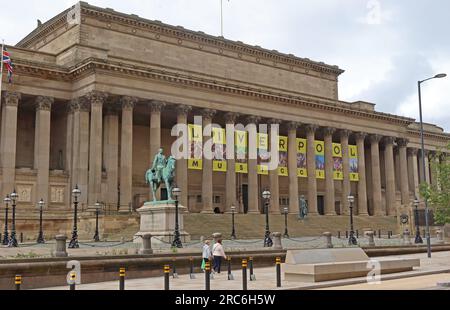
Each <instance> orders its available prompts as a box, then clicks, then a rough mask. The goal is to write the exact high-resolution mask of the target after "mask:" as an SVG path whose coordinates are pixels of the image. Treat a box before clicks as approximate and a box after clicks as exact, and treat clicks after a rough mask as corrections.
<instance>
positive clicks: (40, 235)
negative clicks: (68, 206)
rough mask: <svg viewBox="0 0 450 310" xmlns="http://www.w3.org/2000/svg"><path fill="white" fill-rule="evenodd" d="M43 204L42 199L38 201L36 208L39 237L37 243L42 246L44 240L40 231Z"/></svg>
mask: <svg viewBox="0 0 450 310" xmlns="http://www.w3.org/2000/svg"><path fill="white" fill-rule="evenodd" d="M44 205H45V202H44V199H41V200H39V202H38V207H39V235H38V238H37V241H36V242H37V243H39V244H44V243H45V239H44V232H43V230H42V208H43V207H44Z"/></svg>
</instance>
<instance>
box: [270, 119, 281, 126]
mask: <svg viewBox="0 0 450 310" xmlns="http://www.w3.org/2000/svg"><path fill="white" fill-rule="evenodd" d="M282 122H283V121H282V120H281V119H276V118H270V119H268V120H267V124H268V125H281V123H282Z"/></svg>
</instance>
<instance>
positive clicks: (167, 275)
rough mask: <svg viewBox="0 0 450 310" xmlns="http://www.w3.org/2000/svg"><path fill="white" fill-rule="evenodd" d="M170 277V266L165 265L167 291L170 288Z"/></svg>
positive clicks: (165, 286)
mask: <svg viewBox="0 0 450 310" xmlns="http://www.w3.org/2000/svg"><path fill="white" fill-rule="evenodd" d="M169 279H170V266H169V265H165V266H164V290H166V291H168V290H170V286H169Z"/></svg>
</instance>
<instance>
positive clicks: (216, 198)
mask: <svg viewBox="0 0 450 310" xmlns="http://www.w3.org/2000/svg"><path fill="white" fill-rule="evenodd" d="M220 200H221V199H220V196H214V203H216V204H219V203H220Z"/></svg>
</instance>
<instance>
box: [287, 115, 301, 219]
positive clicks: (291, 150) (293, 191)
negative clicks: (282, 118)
mask: <svg viewBox="0 0 450 310" xmlns="http://www.w3.org/2000/svg"><path fill="white" fill-rule="evenodd" d="M299 126H300V124H299V123H297V122H290V123H289V124H288V130H289V131H288V170H289V212H290V213H297V212H298V209H299V197H298V176H297V129H298V127H299Z"/></svg>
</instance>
